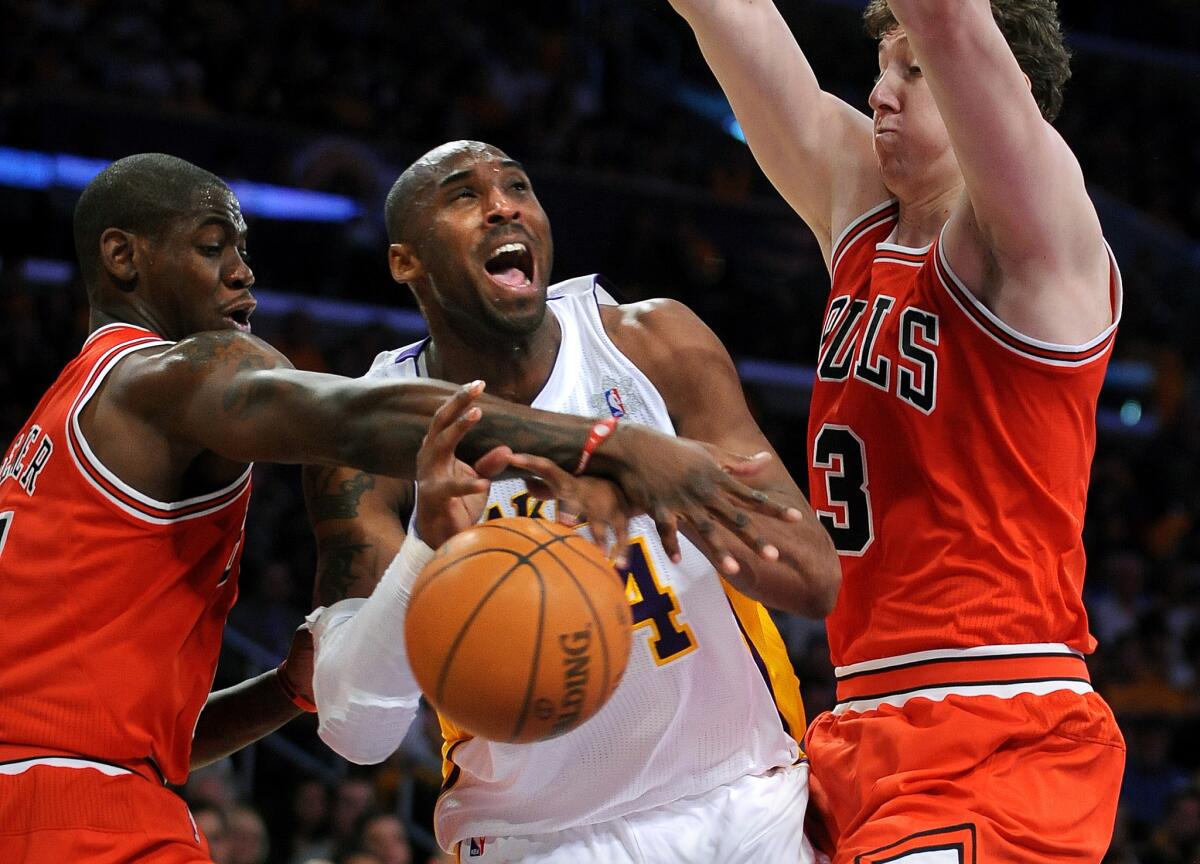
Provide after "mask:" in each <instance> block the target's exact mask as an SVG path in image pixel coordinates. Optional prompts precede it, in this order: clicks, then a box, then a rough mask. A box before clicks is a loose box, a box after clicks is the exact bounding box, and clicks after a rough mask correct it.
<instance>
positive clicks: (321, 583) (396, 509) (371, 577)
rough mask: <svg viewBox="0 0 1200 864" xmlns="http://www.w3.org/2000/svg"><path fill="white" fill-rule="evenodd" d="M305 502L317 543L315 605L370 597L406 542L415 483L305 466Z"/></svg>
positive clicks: (364, 473)
mask: <svg viewBox="0 0 1200 864" xmlns="http://www.w3.org/2000/svg"><path fill="white" fill-rule="evenodd" d="M304 501H305V504H307V505H308V518H309V521H310V522H311V523H312V529H313V534H315V535H316V539H317V577H316V584H315V585H314V587H313V605H314V606H332V605H333V604H334V603H336V602H338V601H339V600H344V599H346V598H347V597H369V596H370V595H371V591H372V590H374V588H375V585H376V583H377V582H378V581H379V577H380V576H381V575H382V574H383V571H384V568H385V567H387V565H388V562H390V561H391V560H392V559H393V558H394V557H396V552H397V551H399V549H400V544H402V543H403V542H404V534H405V530H404V529H405V523H404V519H405V518H406V516H407V513H408V511H409V510H410V509H411V508H412V501H413V484H412V483H411V482H409V481H407V480H398V479H396V478H393V477H383V476H379V475H373V474H368V473H366V472H364V471H357V470H355V469H353V468H328V467H324V466H320V465H306V466H304Z"/></svg>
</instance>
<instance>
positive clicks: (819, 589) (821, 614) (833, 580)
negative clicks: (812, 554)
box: [810, 553, 842, 618]
mask: <svg viewBox="0 0 1200 864" xmlns="http://www.w3.org/2000/svg"><path fill="white" fill-rule="evenodd" d="M841 589H842V568H841V564H840V563H839V562H838V558H837V554H836V553H835V554H834V555H833V560H832V561H831V562H829V563H828V564H823V566H822V567H821V568H820V572H819V573H818V574H817V575H816V576H815V577H814V579H813V602H812V611H811V613H810V616H811V617H813V618H825V617H826V616H828V615H829V613H831V612H832V611H833V607H834V606H836V605H837V598H838V592H839V591H841Z"/></svg>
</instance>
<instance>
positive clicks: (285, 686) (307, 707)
mask: <svg viewBox="0 0 1200 864" xmlns="http://www.w3.org/2000/svg"><path fill="white" fill-rule="evenodd" d="M285 666H287V661H286V660H284V661H283V662H282V663H280V664H279V666H278V667H277V668H276V669H275V680H276V681H278V682H279V689H280V690H282V691H283V695H284V696H286V697H287V698H288V699H290V700H291V703H292V704H293V705H295V706H296V707H297V708H299V709H300V710H301V711H307V712H308V713H309V714H316V713H317V706H316V703H314V702H313V701H312V700H311V699H309V698H308V697H307V696H304V695H302V694H300V693H297V692H296V691H295V690H293V689H292V685H291V684H289V683H288V680H287V677H286V676H285V675H284V674H283V670H284V667H285Z"/></svg>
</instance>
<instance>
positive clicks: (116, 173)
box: [74, 153, 229, 290]
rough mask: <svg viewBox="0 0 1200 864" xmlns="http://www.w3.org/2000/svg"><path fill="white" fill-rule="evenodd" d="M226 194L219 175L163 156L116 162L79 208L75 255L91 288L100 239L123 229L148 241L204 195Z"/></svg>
mask: <svg viewBox="0 0 1200 864" xmlns="http://www.w3.org/2000/svg"><path fill="white" fill-rule="evenodd" d="M213 192H217V193H221V194H227V193H229V186H228V185H227V184H226V183H225V181H224V180H222V179H221V178H220V177H218V176H217V175H215V174H212V173H210V172H208V171H205V170H204V169H203V168H198V167H197V166H195V165H193V164H192V163H191V162H186V161H184V160H183V159H179V158H177V157H175V156H168V155H167V154H165V153H140V154H138V155H136V156H127V157H126V158H124V159H118V160H117V161H116V162H113V163H112V164H111V165H109V166H108V167H107V168H105V169H104V170H103V171H101V172H100V173H99V174H97V175H96V177H95V178H93V180H92V182H90V183H89V184H88V185H87V187H86V188H84V190H83V194H82V195H80V196H79V202H78V203H77V204H76V205H75V219H74V233H75V253H76V255H77V256H78V257H79V268H80V271H81V272H82V274H83V280H84V283H85V284H86V285H87V286H88V288H89V290H90V289H91V288H92V287H93V286H94V284H95V282H96V278H97V276H98V275H99V272H100V235H101V234H103V233H104V232H105V230H107V229H109V228H121V229H124V230H126V231H132V232H133V233H135V234H141V235H143V236H148V237H158V236H160V234H161V232H162V230H163V229H164V228H166V227H167V225H169V224H170V223H171V221H172V220H174V219H176V218H178V217H179V216H181V215H183V214H185V213H189V212H191V211H193V210H195V209H196V208H197V207H199V206H200V205H201V204H203V202H204V199H205V196H206V194H211V193H213Z"/></svg>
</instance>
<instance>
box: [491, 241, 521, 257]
mask: <svg viewBox="0 0 1200 864" xmlns="http://www.w3.org/2000/svg"><path fill="white" fill-rule="evenodd" d="M524 251H525V244H524V243H505V244H504V245H503V246H501V247H500V248H499V249H497V250H496V251H495V252H493V253H492V257H493V258H495V257H496V256H497V255H503V254H504V253H505V252H524Z"/></svg>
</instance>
